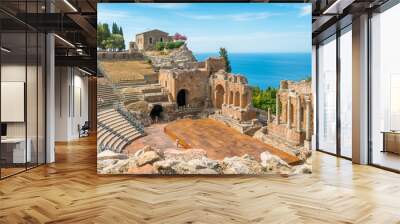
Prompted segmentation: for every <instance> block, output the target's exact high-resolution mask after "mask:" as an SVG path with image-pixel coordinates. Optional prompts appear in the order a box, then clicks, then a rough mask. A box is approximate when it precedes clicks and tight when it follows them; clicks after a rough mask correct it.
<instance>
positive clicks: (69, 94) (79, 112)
mask: <svg viewBox="0 0 400 224" xmlns="http://www.w3.org/2000/svg"><path fill="white" fill-rule="evenodd" d="M55 73H56V77H55V86H56V88H55V125H56V127H55V130H56V133H55V140H56V141H69V140H73V139H77V138H78V137H79V132H78V125H83V124H84V123H85V121H88V115H89V112H88V104H89V102H88V95H89V94H88V77H86V76H83V73H82V72H80V71H79V70H78V69H76V68H72V67H56V71H55Z"/></svg>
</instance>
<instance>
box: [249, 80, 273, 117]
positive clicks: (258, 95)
mask: <svg viewBox="0 0 400 224" xmlns="http://www.w3.org/2000/svg"><path fill="white" fill-rule="evenodd" d="M252 90H253V99H252V101H253V106H254V107H255V108H258V109H262V110H267V109H268V108H270V109H271V112H272V113H275V111H276V105H275V104H276V93H277V91H278V89H276V88H274V87H268V88H267V89H265V90H262V89H260V87H258V86H257V87H252Z"/></svg>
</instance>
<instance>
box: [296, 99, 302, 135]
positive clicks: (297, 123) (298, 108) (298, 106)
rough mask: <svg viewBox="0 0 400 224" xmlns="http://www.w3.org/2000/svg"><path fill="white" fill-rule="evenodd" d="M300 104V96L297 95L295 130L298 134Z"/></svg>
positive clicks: (299, 129)
mask: <svg viewBox="0 0 400 224" xmlns="http://www.w3.org/2000/svg"><path fill="white" fill-rule="evenodd" d="M300 102H301V99H300V95H297V97H296V107H297V108H296V110H297V111H296V119H297V120H296V128H297V131H298V132H300V131H301V112H302V111H301V106H300Z"/></svg>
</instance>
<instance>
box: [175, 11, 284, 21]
mask: <svg viewBox="0 0 400 224" xmlns="http://www.w3.org/2000/svg"><path fill="white" fill-rule="evenodd" d="M179 15H181V16H184V17H187V18H190V19H195V20H220V19H228V20H234V21H251V20H260V19H266V18H268V17H271V16H275V15H279V14H277V13H270V12H258V13H250V12H245V13H237V14H225V15H215V14H209V15H196V14H179Z"/></svg>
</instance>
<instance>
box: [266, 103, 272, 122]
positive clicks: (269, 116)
mask: <svg viewBox="0 0 400 224" xmlns="http://www.w3.org/2000/svg"><path fill="white" fill-rule="evenodd" d="M267 123H271V108H269V107H268V110H267Z"/></svg>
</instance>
